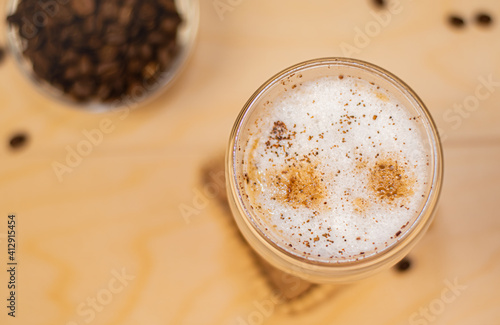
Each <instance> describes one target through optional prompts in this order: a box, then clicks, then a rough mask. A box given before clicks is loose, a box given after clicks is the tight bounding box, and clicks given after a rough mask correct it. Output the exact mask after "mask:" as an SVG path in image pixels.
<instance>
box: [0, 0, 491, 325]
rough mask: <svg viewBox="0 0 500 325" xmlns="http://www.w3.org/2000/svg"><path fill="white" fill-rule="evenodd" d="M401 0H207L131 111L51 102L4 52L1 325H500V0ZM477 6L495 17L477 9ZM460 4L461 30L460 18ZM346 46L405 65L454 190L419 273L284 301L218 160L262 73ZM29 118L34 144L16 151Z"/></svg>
mask: <svg viewBox="0 0 500 325" xmlns="http://www.w3.org/2000/svg"><path fill="white" fill-rule="evenodd" d="M388 2H389V3H390V9H391V10H392V11H387V10H385V11H384V10H382V11H381V10H380V9H377V8H376V7H375V6H373V4H372V2H371V1H368V0H351V1H340V0H336V1H331V0H315V1H309V2H306V1H296V0H271V1H269V0H216V1H213V0H201V22H200V31H199V38H198V42H197V46H196V49H195V51H194V53H193V56H192V58H191V60H190V62H189V64H188V65H187V67H186V69H185V71H184V73H183V74H182V76H181V77H180V79H179V80H178V81H177V82H176V83H175V85H174V86H173V87H172V88H171V89H169V90H168V91H167V92H166V93H164V94H163V95H162V96H161V97H160V98H158V99H157V100H155V101H154V102H152V103H150V104H148V105H146V106H144V107H141V108H139V109H137V110H133V111H131V112H130V114H128V115H120V114H118V113H104V114H95V113H89V112H86V111H78V110H75V109H70V108H67V107H65V106H64V105H62V104H60V103H57V102H53V101H51V100H50V99H48V98H46V97H44V96H42V95H41V94H39V93H38V92H37V91H36V90H35V89H34V88H33V87H32V85H31V84H30V83H29V82H27V80H25V78H24V77H23V76H22V75H21V74H20V73H19V71H18V70H17V69H16V66H15V64H14V61H13V58H12V56H10V55H7V57H6V58H5V61H4V62H2V64H1V65H0V98H1V103H2V107H1V112H0V140H1V141H2V144H1V145H0V156H1V166H0V270H2V271H1V272H0V298H1V299H0V300H1V301H2V302H1V303H0V323H1V324H23V325H24V324H26V325H28V324H29V325H38V324H40V325H76V324H78V325H80V324H94V325H100V324H109V325H112V324H114V325H136V324H137V325H138V324H148V325H164V324H213V325H221V324H230V325H231V324H234V325H241V324H252V325H256V324H320V325H321V324H390V325H392V324H394V325H396V324H411V325H416V324H419V325H420V324H421V325H425V324H460V325H469V324H472V325H497V324H500V212H499V208H498V206H499V202H500V185H499V184H500V168H499V165H500V104H499V103H500V91H498V90H499V89H500V84H499V82H500V60H499V57H500V42H499V41H498V40H499V36H500V2H498V1H493V0H490V1H487V0H477V1H466V0H442V1H433V0H420V1H411V0H400V1H397V0H390V1H388ZM3 4H5V1H3ZM216 6H217V7H216ZM2 7H5V6H4V5H2ZM479 12H486V13H489V14H491V16H492V18H493V24H492V25H491V26H481V25H479V24H478V23H476V20H475V17H476V14H477V13H479ZM2 13H3V12H2ZM450 14H455V15H458V16H460V17H462V18H463V19H464V21H465V26H464V27H463V28H453V27H451V26H450V24H449V23H448V20H447V19H448V16H449V15H450ZM377 17H378V18H377ZM382 25H384V26H382ZM1 28H2V32H3V31H4V29H5V26H4V25H3V23H2V27H1ZM364 30H368V33H369V35H370V36H367V37H363V36H361V33H365V32H360V31H364ZM1 35H2V36H1V38H0V44H5V37H4V36H3V35H4V33H2V34H1ZM343 55H350V56H353V57H355V58H360V59H363V60H367V61H370V62H373V63H375V64H378V65H380V66H382V67H384V68H386V69H388V70H389V71H391V72H393V73H395V74H396V75H398V76H400V77H401V78H402V79H403V80H405V81H406V82H407V83H409V84H410V85H411V86H412V87H413V88H414V89H415V91H416V92H417V93H418V94H420V96H421V97H422V98H423V100H424V101H425V102H426V103H427V105H428V107H429V109H430V111H431V113H432V114H433V116H434V118H435V120H436V123H437V124H438V126H439V127H440V129H441V133H442V135H443V144H444V150H445V164H446V166H445V184H444V189H443V193H442V199H441V201H440V206H439V210H438V214H437V217H436V221H435V223H434V225H433V227H432V228H431V229H430V231H429V232H428V234H427V235H426V236H425V238H424V239H423V240H422V241H421V242H420V243H419V245H418V246H417V247H416V248H415V249H414V251H412V253H411V254H410V258H411V261H412V267H411V268H410V269H409V270H408V271H407V272H404V273H401V272H397V271H396V270H394V269H391V270H388V271H386V272H383V273H381V274H378V275H376V276H374V277H372V278H370V279H367V280H364V281H361V282H359V283H355V284H351V285H347V286H342V287H336V288H334V287H331V286H325V285H320V286H312V287H310V288H309V289H308V290H305V291H304V292H303V293H302V294H300V295H298V296H297V297H295V296H294V297H292V298H289V299H285V298H284V297H283V295H281V294H280V293H281V291H279V290H278V289H276V287H275V285H273V281H272V279H271V278H270V277H269V275H268V272H267V271H263V270H265V269H264V268H263V267H262V266H261V264H260V263H259V262H258V261H257V259H256V258H255V256H254V255H253V253H252V252H251V250H250V249H249V248H248V247H247V246H246V244H245V243H244V241H243V240H242V239H241V238H240V236H239V233H238V231H237V229H235V227H234V224H233V222H232V219H231V216H230V214H229V213H228V211H227V209H226V207H225V206H224V204H223V199H221V198H223V193H224V192H223V191H224V188H223V183H221V182H222V181H221V180H220V178H219V176H220V174H219V172H220V171H221V170H222V168H223V167H222V166H221V163H220V159H221V156H222V155H223V153H224V149H225V145H226V142H227V140H228V136H229V131H230V129H231V127H232V124H233V121H234V120H235V118H236V115H237V114H238V112H239V110H240V109H241V107H242V106H243V104H244V103H245V101H246V100H247V99H248V97H249V96H250V95H251V94H252V93H253V91H254V90H255V89H257V87H258V86H259V85H260V84H261V83H262V82H264V81H265V80H266V79H267V78H268V77H270V76H271V75H273V74H274V73H276V72H278V71H280V70H281V69H283V68H285V67H287V66H290V65H292V64H295V63H297V62H300V61H304V60H307V59H312V58H317V57H324V56H343ZM478 89H479V93H478V92H477V90H478ZM102 123H108V124H109V129H108V131H109V132H107V133H103V136H102V141H97V142H96V144H95V145H93V146H92V147H91V148H90V149H89V152H88V155H86V156H85V157H83V158H82V159H81V161H78V160H77V159H76V158H74V157H73V159H75V160H74V161H73V162H72V166H71V167H70V168H68V169H66V170H64V173H62V174H61V171H60V174H59V176H58V174H57V173H56V172H55V170H54V166H55V165H54V164H55V163H56V162H58V163H61V164H66V159H67V158H68V152H70V151H71V150H77V149H78V148H79V146H80V147H81V146H82V143H83V142H84V141H85V139H86V135H85V134H86V132H90V131H91V130H94V129H96V128H99V127H100V125H101V124H102ZM17 132H25V133H26V134H28V135H29V141H28V143H27V145H26V146H25V147H23V148H20V149H18V150H12V149H10V148H9V146H8V142H9V139H10V137H11V136H12V135H13V134H15V133H17ZM83 146H84V145H83ZM208 171H210V172H208ZM9 214H15V215H16V217H17V243H18V244H17V246H16V247H17V251H16V254H17V260H18V263H19V264H18V266H17V273H16V277H17V278H16V281H17V292H16V295H17V310H16V318H12V317H8V316H7V312H8V311H9V310H8V309H7V308H6V306H7V303H8V302H6V299H7V297H8V296H7V293H8V290H7V284H8V281H9V274H8V272H6V271H4V269H5V270H6V269H7V238H6V233H7V221H8V219H7V216H8V215H9ZM278 298H280V299H278Z"/></svg>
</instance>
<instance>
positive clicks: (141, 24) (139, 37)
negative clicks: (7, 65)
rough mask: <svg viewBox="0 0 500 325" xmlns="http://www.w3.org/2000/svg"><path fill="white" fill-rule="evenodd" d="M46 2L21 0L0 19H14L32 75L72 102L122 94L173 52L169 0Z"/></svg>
mask: <svg viewBox="0 0 500 325" xmlns="http://www.w3.org/2000/svg"><path fill="white" fill-rule="evenodd" d="M50 3H51V2H50V1H40V0H20V1H19V4H18V6H17V8H16V11H15V12H14V13H13V14H12V15H10V16H9V17H7V21H8V23H9V24H11V25H13V26H14V27H17V29H18V31H19V36H20V37H21V38H22V41H23V43H24V44H25V48H23V49H22V51H23V55H24V56H25V57H26V58H27V59H28V61H29V62H30V63H31V65H32V68H33V72H34V74H35V75H36V77H38V78H39V79H41V80H44V81H46V82H48V83H50V84H52V85H53V86H54V87H56V88H58V89H61V90H62V91H63V92H65V93H66V94H68V95H69V96H71V97H73V98H74V99H75V100H76V101H78V102H89V101H93V100H97V101H102V102H115V101H116V100H120V99H122V98H126V96H127V95H130V91H132V89H134V91H136V90H137V88H138V87H140V86H141V85H143V88H144V87H145V85H151V84H152V82H154V81H155V80H158V78H159V76H160V75H161V73H163V72H165V71H166V70H167V69H168V68H169V66H170V64H171V62H172V60H173V59H174V58H175V55H176V54H177V51H178V50H177V30H178V28H179V25H180V23H181V17H180V16H179V14H178V12H177V9H176V6H175V2H174V0H107V1H98V0H69V1H64V2H62V1H61V2H58V5H57V7H54V6H52V7H51V5H50ZM47 11H50V14H48V13H47V14H46V15H40V14H39V13H40V12H47ZM0 55H1V54H0Z"/></svg>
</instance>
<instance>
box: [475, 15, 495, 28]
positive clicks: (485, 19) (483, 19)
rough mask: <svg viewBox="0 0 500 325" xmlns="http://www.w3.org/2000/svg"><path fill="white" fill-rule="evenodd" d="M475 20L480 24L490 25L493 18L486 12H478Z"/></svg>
mask: <svg viewBox="0 0 500 325" xmlns="http://www.w3.org/2000/svg"><path fill="white" fill-rule="evenodd" d="M476 22H477V23H478V24H479V25H481V26H488V25H491V23H492V22H493V19H492V18H491V16H490V15H488V14H487V13H479V14H477V16H476Z"/></svg>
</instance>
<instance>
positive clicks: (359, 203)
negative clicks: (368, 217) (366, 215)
mask: <svg viewBox="0 0 500 325" xmlns="http://www.w3.org/2000/svg"><path fill="white" fill-rule="evenodd" d="M369 205H370V202H369V201H368V200H367V199H364V198H361V197H357V198H355V199H354V211H356V212H359V213H363V212H365V211H366V209H368V207H369Z"/></svg>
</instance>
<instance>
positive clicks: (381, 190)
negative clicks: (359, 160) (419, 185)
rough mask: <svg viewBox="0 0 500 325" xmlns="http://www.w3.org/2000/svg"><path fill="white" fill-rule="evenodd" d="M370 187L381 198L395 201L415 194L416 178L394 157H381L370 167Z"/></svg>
mask: <svg viewBox="0 0 500 325" xmlns="http://www.w3.org/2000/svg"><path fill="white" fill-rule="evenodd" d="M369 183H370V188H371V189H372V190H373V191H374V192H375V194H376V195H377V196H378V197H379V198H380V199H381V200H388V201H394V199H397V198H405V197H408V196H411V195H413V185H414V183H415V180H414V179H412V178H410V177H409V175H407V172H406V171H405V169H404V167H403V166H402V165H401V164H399V163H398V161H397V160H395V159H393V158H380V159H378V160H377V162H376V163H375V166H373V167H372V168H371V169H370V179H369Z"/></svg>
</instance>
